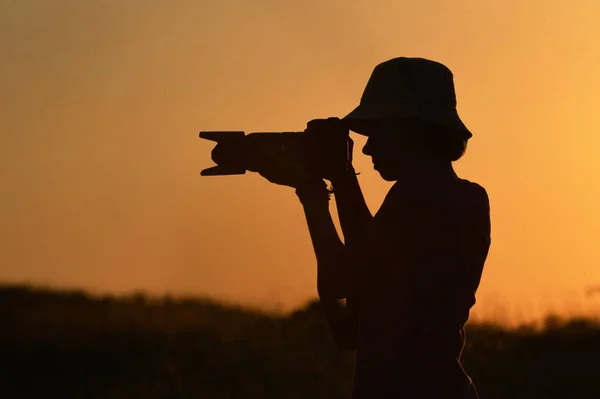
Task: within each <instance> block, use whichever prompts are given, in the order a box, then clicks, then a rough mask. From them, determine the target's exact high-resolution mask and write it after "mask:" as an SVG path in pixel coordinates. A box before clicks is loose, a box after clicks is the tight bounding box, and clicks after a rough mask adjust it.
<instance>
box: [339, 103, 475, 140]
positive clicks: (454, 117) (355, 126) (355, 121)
mask: <svg viewBox="0 0 600 399" xmlns="http://www.w3.org/2000/svg"><path fill="white" fill-rule="evenodd" d="M402 119H416V120H420V121H424V122H427V123H431V124H435V125H441V126H444V127H446V128H449V129H451V130H453V131H455V132H456V133H458V134H460V135H462V136H464V138H465V139H470V138H471V137H473V134H472V133H471V132H470V131H469V129H467V127H466V126H465V124H464V123H463V121H462V120H461V119H460V117H459V115H458V112H457V111H456V110H452V109H451V110H448V109H446V108H438V107H432V106H422V105H421V106H415V105H410V104H394V105H390V104H385V105H384V104H381V105H378V106H366V105H364V104H361V105H359V106H358V107H356V108H355V109H354V110H353V111H352V112H350V113H349V114H348V115H346V116H345V117H344V118H342V120H343V121H344V122H346V125H347V126H348V128H349V129H350V130H352V131H353V132H356V133H358V134H361V135H363V136H368V135H369V132H368V130H370V129H367V128H366V127H367V126H369V125H371V124H373V123H378V122H382V121H393V120H402Z"/></svg>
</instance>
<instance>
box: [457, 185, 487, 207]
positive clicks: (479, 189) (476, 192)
mask: <svg viewBox="0 0 600 399" xmlns="http://www.w3.org/2000/svg"><path fill="white" fill-rule="evenodd" d="M460 181H461V184H462V186H463V189H464V192H465V193H466V195H467V196H469V197H470V199H471V200H472V201H474V202H477V203H479V204H481V205H483V206H485V207H486V208H488V209H489V207H490V197H489V195H488V192H487V190H486V189H485V188H484V187H483V186H482V185H481V184H479V183H476V182H473V181H470V180H467V179H460Z"/></svg>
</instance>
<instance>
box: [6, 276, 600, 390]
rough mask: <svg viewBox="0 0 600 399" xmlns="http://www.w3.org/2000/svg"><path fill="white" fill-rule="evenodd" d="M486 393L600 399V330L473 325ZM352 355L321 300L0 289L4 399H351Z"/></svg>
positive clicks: (471, 362) (470, 355)
mask: <svg viewBox="0 0 600 399" xmlns="http://www.w3.org/2000/svg"><path fill="white" fill-rule="evenodd" d="M467 334H468V345H467V347H466V349H465V353H464V358H463V359H464V364H465V368H466V369H467V370H468V372H469V374H470V375H471V377H472V378H473V379H474V380H475V383H476V385H477V388H478V390H479V393H480V396H481V398H482V399H484V398H489V399H492V398H507V399H508V398H510V399H519V398H543V399H552V398H561V399H562V398H598V397H600V326H599V325H598V324H596V323H594V322H592V321H589V320H568V321H560V320H555V319H552V320H549V322H548V323H546V327H545V328H543V329H541V330H536V329H533V328H526V327H524V328H520V329H512V330H509V329H505V328H503V327H501V326H494V325H487V324H486V325H480V324H479V325H478V324H471V325H469V326H468V330H467ZM352 361H353V357H352V353H344V352H340V351H338V350H337V349H336V348H335V345H334V343H333V341H332V340H331V338H330V336H329V332H328V330H327V326H326V322H325V319H324V315H323V314H322V310H321V307H320V305H319V303H318V302H313V303H310V304H308V305H307V306H306V307H304V308H303V309H300V310H298V311H296V312H295V313H293V314H291V315H289V316H285V317H275V316H269V315H266V314H261V313H258V312H254V311H250V310H245V309H242V308H234V307H228V306H223V305H219V304H217V303H214V302H210V301H202V300H175V299H169V298H165V299H151V298H146V297H144V296H141V295H138V296H132V297H128V298H110V297H106V298H92V297H90V296H87V295H86V294H84V293H80V292H59V291H56V292H53V291H47V290H40V289H32V288H28V287H18V286H5V287H1V288H0V397H1V398H42V397H57V398H149V399H151V398H203V399H204V398H206V399H212V398H215V399H221V398H223V399H225V398H230V399H233V398H244V399H254V398H286V399H295V398H298V399H299V398H303V399H304V398H314V399H319V398H327V399H335V398H340V399H341V398H347V397H348V394H349V391H350V383H351V378H352Z"/></svg>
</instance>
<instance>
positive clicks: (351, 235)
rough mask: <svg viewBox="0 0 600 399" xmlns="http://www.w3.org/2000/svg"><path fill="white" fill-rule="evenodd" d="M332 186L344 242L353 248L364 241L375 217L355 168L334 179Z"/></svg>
mask: <svg viewBox="0 0 600 399" xmlns="http://www.w3.org/2000/svg"><path fill="white" fill-rule="evenodd" d="M331 184H332V186H333V192H334V196H335V203H336V205H337V210H338V216H339V219H340V226H341V227H342V232H343V233H344V242H345V244H346V245H350V246H353V245H354V244H355V243H356V242H359V241H360V240H361V239H362V236H363V232H364V230H365V228H366V226H367V225H368V224H369V222H370V221H371V220H372V219H373V216H372V215H371V211H370V210H369V208H368V206H367V203H366V202H365V198H364V196H363V193H362V190H361V188H360V184H359V183H358V178H357V176H356V173H355V171H354V168H351V169H350V170H349V171H348V172H347V173H343V174H341V175H339V176H337V177H335V178H332V179H331Z"/></svg>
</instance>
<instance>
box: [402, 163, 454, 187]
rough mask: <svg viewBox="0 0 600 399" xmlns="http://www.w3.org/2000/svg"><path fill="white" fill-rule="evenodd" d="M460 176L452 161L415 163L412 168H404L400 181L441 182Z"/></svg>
mask: <svg viewBox="0 0 600 399" xmlns="http://www.w3.org/2000/svg"><path fill="white" fill-rule="evenodd" d="M457 178H458V176H457V175H456V172H455V171H454V168H453V167H452V164H451V163H450V162H447V163H440V162H436V163H423V164H419V165H415V166H414V167H413V168H411V169H410V170H404V171H403V172H402V173H401V174H400V176H399V179H398V181H404V182H407V183H408V182H410V181H415V182H416V181H418V182H421V183H425V182H441V181H450V180H454V179H457Z"/></svg>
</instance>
